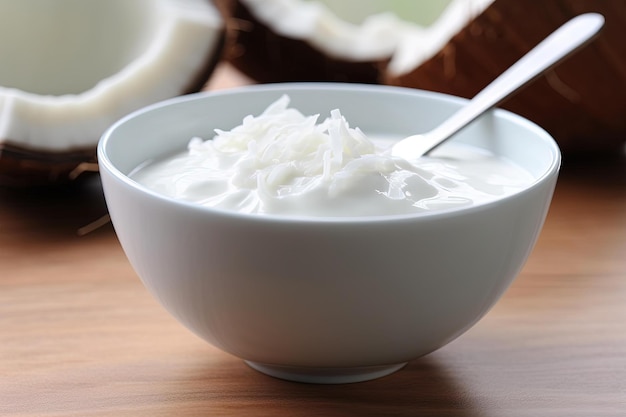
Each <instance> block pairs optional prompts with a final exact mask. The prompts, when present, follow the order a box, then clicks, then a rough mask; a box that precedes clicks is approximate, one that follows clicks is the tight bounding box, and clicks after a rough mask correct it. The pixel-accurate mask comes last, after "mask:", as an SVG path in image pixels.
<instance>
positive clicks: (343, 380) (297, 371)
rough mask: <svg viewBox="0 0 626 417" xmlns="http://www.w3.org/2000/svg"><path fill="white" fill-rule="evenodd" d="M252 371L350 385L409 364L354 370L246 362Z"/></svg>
mask: <svg viewBox="0 0 626 417" xmlns="http://www.w3.org/2000/svg"><path fill="white" fill-rule="evenodd" d="M244 362H245V363H246V364H248V366H250V367H251V368H252V369H255V370H257V371H259V372H261V373H264V374H266V375H269V376H273V377H275V378H280V379H286V380H288V381H296V382H305V383H309V384H349V383H353V382H363V381H369V380H372V379H376V378H381V377H383V376H387V375H389V374H392V373H394V372H396V371H398V370H400V369H401V368H402V367H404V365H406V364H407V363H406V362H404V363H399V364H394V365H382V366H363V367H353V368H312V367H311V368H309V367H295V366H281V365H268V364H264V363H258V362H252V361H244Z"/></svg>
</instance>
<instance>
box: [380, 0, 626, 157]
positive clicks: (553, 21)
mask: <svg viewBox="0 0 626 417" xmlns="http://www.w3.org/2000/svg"><path fill="white" fill-rule="evenodd" d="M586 12H598V13H601V14H602V15H604V17H605V19H606V24H605V27H604V28H603V30H602V32H601V33H600V35H599V36H598V37H597V38H596V39H595V40H594V41H592V42H591V43H590V44H589V45H587V46H585V47H584V49H582V50H580V51H579V52H577V53H576V54H574V55H573V56H572V57H569V58H568V59H567V60H566V61H564V62H562V63H561V64H559V65H558V66H557V67H555V68H553V69H552V70H550V71H549V72H547V73H546V75H545V76H542V77H540V78H539V79H538V80H537V81H535V82H534V83H533V84H532V85H530V86H528V87H526V88H525V89H523V90H522V91H521V92H519V93H518V94H516V95H515V96H514V97H512V98H510V99H509V100H507V101H506V102H504V103H503V104H502V106H501V107H503V108H506V109H508V110H511V111H513V112H515V113H518V114H520V115H522V116H524V117H526V118H528V119H530V120H532V121H534V122H535V123H537V124H538V125H540V126H541V127H543V128H544V129H546V130H547V131H548V132H549V133H550V134H552V135H553V137H554V138H555V139H556V140H557V142H558V143H559V146H560V147H561V149H562V150H563V151H564V152H572V153H574V152H580V151H584V152H590V151H615V150H616V149H617V148H620V149H623V145H624V142H626V38H625V36H624V27H625V26H626V2H624V1H621V0H617V1H612V0H602V1H598V0H550V1H536V0H495V2H494V3H492V4H491V5H490V6H489V7H488V8H487V9H486V10H485V11H484V12H483V13H482V14H480V15H478V16H477V17H476V18H475V19H474V20H473V21H471V22H470V23H469V24H468V25H467V26H466V27H465V28H464V29H463V30H462V31H461V32H459V33H458V34H457V35H456V36H454V37H453V39H451V40H450V42H449V43H448V44H447V45H446V46H445V47H444V48H443V49H442V50H441V51H440V52H439V53H437V54H436V55H435V56H433V57H432V58H431V59H429V60H427V61H426V62H424V63H422V64H421V65H420V66H419V67H417V68H414V69H413V70H411V71H409V72H407V73H405V74H399V75H398V74H386V76H385V77H384V78H385V81H384V82H385V83H387V84H392V85H399V86H405V87H413V88H420V89H426V90H433V91H439V92H443V93H448V94H453V95H457V96H462V97H468V98H469V97H472V96H474V95H475V94H476V93H478V92H479V91H480V90H481V89H482V88H483V87H485V86H486V85H487V84H488V83H489V82H490V81H492V80H493V79H494V78H496V77H497V76H498V75H499V74H500V73H502V72H503V71H504V70H505V69H506V68H508V67H509V66H510V65H512V64H513V63H514V62H515V61H517V60H518V59H519V58H521V57H522V55H523V54H525V53H526V52H528V51H529V50H530V49H532V48H533V47H534V46H535V45H536V44H537V43H539V42H540V41H541V40H542V39H543V38H545V37H546V36H547V35H548V34H549V33H551V32H552V31H554V30H555V29H556V28H558V27H559V26H560V25H562V24H563V23H565V22H566V21H567V20H569V19H571V18H573V17H575V16H576V15H579V14H582V13H586Z"/></svg>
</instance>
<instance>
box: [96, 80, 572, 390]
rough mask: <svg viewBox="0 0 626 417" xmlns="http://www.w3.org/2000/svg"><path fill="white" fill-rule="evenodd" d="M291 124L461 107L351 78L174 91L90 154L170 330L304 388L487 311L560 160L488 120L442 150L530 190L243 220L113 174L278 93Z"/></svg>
mask: <svg viewBox="0 0 626 417" xmlns="http://www.w3.org/2000/svg"><path fill="white" fill-rule="evenodd" d="M283 93H288V94H289V95H290V97H291V99H292V105H293V107H295V108H297V109H299V110H301V111H302V112H303V113H305V114H315V113H321V114H322V115H326V114H328V113H329V112H330V110H332V109H334V108H339V109H341V111H342V114H344V115H345V116H346V118H347V120H348V121H349V122H350V123H351V125H352V126H358V127H360V128H361V129H362V130H364V131H365V132H366V133H369V134H397V135H410V134H414V133H418V132H422V131H426V130H428V129H429V128H431V127H433V126H435V125H436V124H437V123H438V122H439V121H441V120H443V119H444V118H445V117H446V116H447V115H449V114H450V113H451V112H452V111H453V110H454V109H456V108H458V107H459V106H460V105H462V104H463V103H464V101H463V100H462V99H458V98H453V97H449V96H444V95H440V94H435V93H429V92H423V91H418V90H413V89H401V88H395V87H385V86H364V85H353V84H274V85H263V86H254V87H247V88H242V89H235V90H228V91H221V92H215V93H208V94H207V93H200V94H196V95H190V96H185V97H180V98H177V99H173V100H168V101H166V102H163V103H160V104H157V105H153V106H150V107H148V108H146V109H143V110H141V111H138V112H136V113H133V114H131V115H129V116H128V117H126V118H124V119H123V120H121V121H119V122H118V123H117V124H115V125H114V126H113V127H112V128H111V129H110V130H109V131H108V132H107V133H106V134H105V135H104V137H103V139H102V140H101V142H100V145H99V149H98V157H99V163H100V171H101V176H102V183H103V187H104V192H105V196H106V201H107V204H108V208H109V211H110V215H111V219H112V221H113V225H114V227H115V230H116V233H117V235H118V237H119V240H120V242H121V244H122V246H123V248H124V251H125V252H126V255H127V256H128V259H129V260H130V262H131V264H132V265H133V267H134V268H135V270H136V271H137V274H138V275H139V277H140V278H141V280H142V281H143V283H144V284H145V286H146V287H147V288H148V289H149V290H150V292H151V293H152V294H153V295H154V296H155V297H156V298H157V299H158V300H159V301H160V302H161V304H162V305H163V306H164V307H165V308H166V309H167V310H168V311H169V312H170V313H171V314H172V315H173V316H174V317H176V318H177V319H178V320H179V321H180V322H181V323H183V324H184V325H185V326H187V327H188V328H189V329H191V330H192V331H193V332H195V333H196V334H198V335H199V336H200V337H202V338H204V339H205V340H207V341H208V342H210V343H212V344H213V345H215V346H217V347H219V348H221V349H223V350H224V351H226V352H229V353H231V354H233V355H235V356H238V357H240V358H243V359H244V360H246V362H247V363H248V364H249V365H251V366H252V367H253V368H255V369H257V370H260V371H261V372H264V373H267V374H269V375H273V376H277V377H280V378H285V379H291V380H297V381H306V382H320V383H343V382H355V381H362V380H367V379H372V378H376V377H380V376H383V375H387V374H389V373H391V372H394V371H396V370H398V369H400V368H401V367H402V366H403V365H404V364H405V363H406V362H407V361H410V360H412V359H415V358H418V357H420V356H422V355H425V354H427V353H429V352H432V351H433V350H435V349H437V348H439V347H441V346H443V345H445V344H446V343H448V342H450V341H452V340H453V339H455V338H456V337H458V336H459V335H461V334H462V333H463V332H465V331H466V330H467V329H469V328H470V327H471V326H472V325H473V324H474V323H476V322H477V321H478V320H479V319H480V318H481V317H482V316H483V315H484V314H485V313H486V312H487V311H488V310H489V309H490V307H492V306H493V305H494V303H496V301H497V300H498V299H499V297H500V296H501V295H502V294H503V292H504V291H505V290H506V289H507V287H508V286H509V285H510V284H511V282H512V281H513V279H514V278H515V277H516V275H517V274H518V272H519V271H520V269H521V268H522V266H523V265H524V263H525V261H526V259H527V258H528V256H529V254H530V252H531V250H532V248H533V245H534V243H535V241H536V239H537V236H538V235H539V232H540V229H541V227H542V224H543V221H544V219H545V216H546V213H547V211H548V206H549V204H550V200H551V197H552V192H553V190H554V186H555V183H556V180H557V175H558V170H559V165H560V152H559V150H558V147H557V145H556V144H555V142H554V141H553V140H552V138H551V137H550V136H549V135H548V134H547V133H546V132H545V131H543V130H542V129H540V128H539V127H537V126H536V125H534V124H532V123H531V122H529V121H527V120H525V119H523V118H521V117H518V116H516V115H514V114H511V113H509V112H505V111H501V110H497V111H494V112H492V113H490V114H488V115H486V116H485V117H483V118H482V119H480V120H478V121H477V122H476V123H474V124H473V125H472V126H470V127H469V128H467V129H466V130H464V131H462V132H461V133H460V134H459V135H458V136H457V137H456V138H455V139H454V140H456V141H462V142H465V143H471V144H474V145H476V146H480V147H484V148H488V149H490V150H492V151H494V152H495V153H497V154H499V155H502V156H504V157H507V158H509V159H511V160H512V161H514V162H516V163H517V164H519V165H520V166H522V167H524V168H526V169H527V170H528V171H530V172H531V173H532V175H533V176H534V178H535V181H534V182H533V183H532V184H531V185H529V186H528V188H526V189H524V190H522V191H520V192H518V193H516V194H514V195H511V196H508V197H505V198H502V199H500V200H497V201H495V202H491V203H487V204H482V205H477V206H471V207H465V208H456V209H451V210H448V211H440V212H432V213H425V214H424V213H420V214H411V215H402V216H398V215H396V216H389V217H378V218H371V217H370V218H341V219H323V218H309V219H307V218H303V219H293V218H286V217H279V216H266V215H265V216H262V215H250V214H248V215H244V214H239V213H235V212H228V211H223V210H218V209H211V208H206V207H200V206H196V205H193V204H190V203H185V202H181V201H176V200H173V199H171V198H168V197H164V196H162V195H158V194H156V193H154V192H151V191H149V190H148V189H146V188H144V187H143V186H141V185H139V184H137V183H136V182H134V181H133V180H131V179H129V177H128V174H129V173H130V172H131V171H132V170H133V168H135V167H137V166H138V165H139V164H141V163H142V162H144V161H146V160H149V159H152V158H159V157H162V156H165V155H168V154H171V153H173V152H176V151H181V150H183V149H184V148H185V146H186V144H187V142H188V141H189V139H190V138H191V137H193V136H201V137H204V138H208V137H211V135H212V131H213V129H215V128H221V129H230V128H232V127H234V126H236V125H238V124H240V122H241V120H242V118H243V117H244V116H246V115H248V114H258V113H260V112H261V111H262V110H263V109H265V107H266V106H267V105H269V104H270V103H271V102H273V101H274V100H275V99H277V98H278V97H279V96H280V95H281V94H283Z"/></svg>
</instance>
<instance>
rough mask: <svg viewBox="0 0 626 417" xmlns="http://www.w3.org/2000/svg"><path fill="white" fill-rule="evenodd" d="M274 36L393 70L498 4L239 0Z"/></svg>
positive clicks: (470, 0) (421, 57)
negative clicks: (384, 62) (380, 62)
mask: <svg viewBox="0 0 626 417" xmlns="http://www.w3.org/2000/svg"><path fill="white" fill-rule="evenodd" d="M240 1H241V3H242V4H243V5H245V6H246V7H247V8H248V9H249V10H250V11H251V13H252V14H253V15H254V16H255V18H256V19H258V21H259V22H261V23H263V24H264V25H266V26H267V27H269V28H271V29H272V30H273V31H274V32H275V33H277V34H279V35H282V36H285V37H288V38H291V39H297V40H302V41H305V42H307V43H308V44H309V45H311V46H313V47H314V48H316V49H318V50H319V51H321V52H323V53H324V54H326V55H328V56H329V57H333V58H339V59H344V60H353V61H374V60H383V59H389V58H390V59H391V64H390V65H391V66H390V68H389V70H390V71H392V72H397V73H400V72H403V71H407V70H408V69H412V68H415V66H418V65H419V64H420V63H421V62H423V61H426V60H427V59H428V58H430V57H432V56H433V55H435V54H436V53H437V52H438V51H439V50H441V48H443V47H444V46H445V45H446V43H447V42H448V41H449V40H450V38H452V37H453V36H454V35H455V34H456V33H458V32H459V31H460V30H461V29H462V28H463V27H464V26H465V25H466V24H467V23H468V22H469V21H470V20H471V19H473V18H474V17H475V16H477V15H478V14H480V13H481V12H482V11H484V10H485V9H486V8H487V6H489V4H491V3H492V2H493V1H494V0H424V1H416V0H392V1H388V0H342V1H341V2H337V1H332V0H323V1H322V0H317V1H315V0H240Z"/></svg>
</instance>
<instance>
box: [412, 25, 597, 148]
mask: <svg viewBox="0 0 626 417" xmlns="http://www.w3.org/2000/svg"><path fill="white" fill-rule="evenodd" d="M603 24H604V17H603V16H602V15H600V14H598V13H586V14H582V15H579V16H577V17H575V18H573V19H571V20H570V21H568V22H567V23H565V24H564V25H563V26H561V27H560V28H558V29H557V30H556V31H554V32H553V33H552V34H550V35H549V36H548V37H547V38H545V39H544V40H543V41H542V42H541V43H539V44H538V45H537V46H536V47H535V48H533V49H532V50H531V51H530V52H528V53H527V54H526V55H524V56H523V57H522V58H521V59H520V60H519V61H517V62H516V63H515V64H513V66H511V67H510V68H509V69H507V70H506V71H505V72H503V73H502V74H501V75H500V76H499V77H498V78H496V79H495V80H494V81H492V82H491V84H489V85H488V86H487V87H485V88H484V89H483V90H482V91H481V92H480V93H478V94H477V95H476V96H475V97H474V98H473V99H472V100H470V102H469V103H468V104H467V105H465V106H464V107H462V108H461V109H460V110H459V111H457V112H456V113H455V114H453V115H452V116H451V117H450V118H448V119H447V120H446V121H445V122H443V123H442V124H441V125H439V126H438V127H437V128H435V129H433V130H432V131H431V132H429V133H427V134H425V135H424V136H425V137H424V138H423V139H427V141H426V142H428V143H424V148H423V149H424V150H423V151H422V152H421V153H420V154H419V155H417V157H419V156H421V155H425V154H427V153H429V152H430V151H432V150H433V149H435V148H436V147H437V146H439V145H441V144H442V143H443V142H445V141H446V140H447V139H449V138H450V136H452V135H454V134H455V133H456V132H458V131H459V130H461V129H462V128H463V127H465V126H466V125H468V124H469V123H471V122H472V121H474V120H475V119H476V118H477V117H478V116H480V115H481V114H483V113H484V112H485V111H487V110H489V109H491V108H492V107H494V106H496V105H498V104H499V103H501V102H502V101H503V100H504V99H505V98H507V97H509V96H510V95H511V94H513V93H514V92H515V91H517V90H518V89H519V88H520V87H522V86H524V85H526V84H527V83H528V82H530V81H532V80H534V79H535V78H537V76H539V75H541V74H542V73H544V72H545V71H546V70H547V69H549V68H551V67H553V66H554V65H556V64H557V63H558V62H560V61H561V60H563V59H564V58H565V57H567V56H569V55H570V54H571V53H572V52H574V51H576V50H577V49H579V48H580V47H581V46H583V45H584V44H585V43H586V42H587V41H589V40H590V39H591V38H592V37H593V36H594V35H595V34H596V33H597V32H598V31H599V30H600V28H601V27H602V26H603ZM426 137H427V138H426ZM415 156H416V155H413V157H415Z"/></svg>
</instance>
